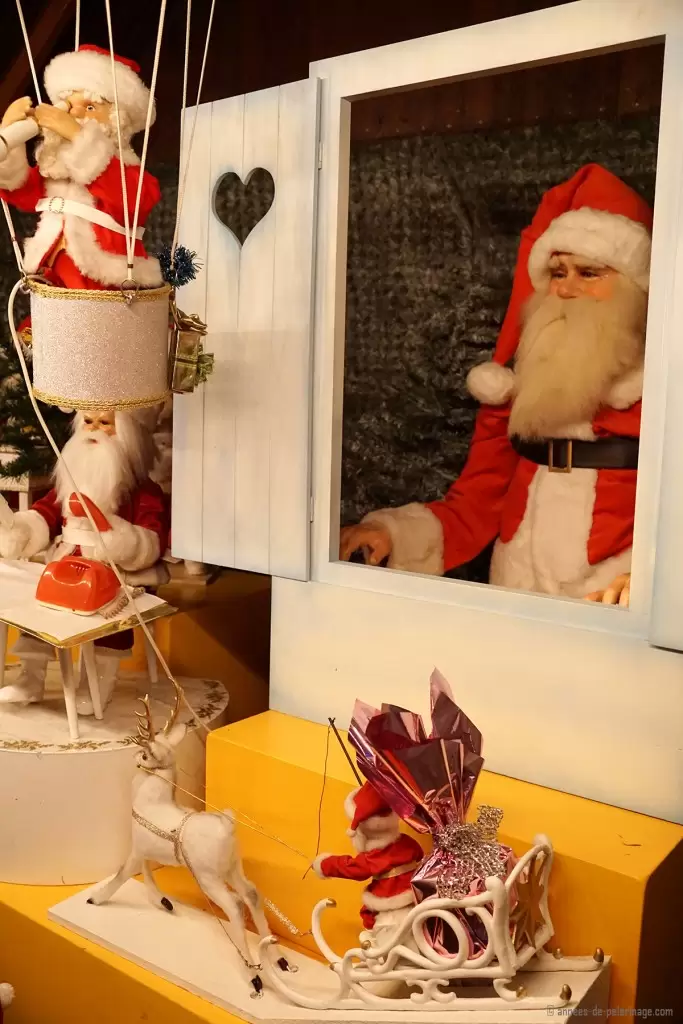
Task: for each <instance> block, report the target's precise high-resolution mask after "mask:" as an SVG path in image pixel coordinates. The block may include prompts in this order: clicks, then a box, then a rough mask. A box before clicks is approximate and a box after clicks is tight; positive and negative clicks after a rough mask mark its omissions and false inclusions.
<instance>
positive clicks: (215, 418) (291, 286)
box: [172, 80, 318, 579]
mask: <svg viewBox="0 0 683 1024" xmlns="http://www.w3.org/2000/svg"><path fill="white" fill-rule="evenodd" d="M317 110H318V83H317V80H310V81H304V82H294V83H292V84H289V85H284V86H280V87H278V88H274V89H267V90H264V91H262V92H257V93H251V94H249V95H247V96H238V97H232V98H230V99H226V100H220V101H218V102H215V103H213V104H204V105H202V107H201V108H200V124H198V126H197V134H196V137H195V149H196V148H197V146H198V145H199V152H198V153H196V152H193V156H192V164H191V170H190V176H189V179H188V187H187V197H186V200H185V206H184V209H183V216H182V219H181V232H180V238H181V242H183V244H186V245H188V246H189V247H190V248H194V249H195V250H196V251H197V253H198V255H199V257H200V259H202V261H203V262H204V270H203V272H202V273H201V274H200V276H199V278H198V279H197V281H196V282H193V283H192V284H191V285H190V286H188V287H187V288H186V289H183V290H182V294H181V305H182V306H183V308H185V309H186V310H187V311H188V312H199V313H200V315H202V316H204V317H205V319H206V322H207V324H208V328H209V335H208V337H207V339H206V344H205V348H206V350H207V351H210V352H213V354H214V357H215V369H214V373H213V375H212V376H211V378H210V379H209V381H208V382H207V383H206V384H205V385H204V386H202V387H201V388H200V389H199V390H198V391H197V393H196V394H194V395H192V396H187V397H186V396H182V397H179V398H176V403H175V408H176V424H175V429H174V453H173V459H174V462H173V465H174V469H173V479H174V487H173V502H174V504H173V516H174V519H173V535H172V542H173V552H174V554H178V555H182V556H185V557H189V558H193V559H195V560H202V561H205V562H208V563H212V564H216V565H225V566H234V567H236V568H239V569H250V570H253V571H256V572H264V573H270V574H272V575H284V576H291V577H293V578H296V579H307V578H308V565H309V527H310V523H309V518H310V517H309V510H310V474H309V465H310V415H311V328H312V292H313V252H314V231H315V211H316V187H317V171H318V167H317V162H318V161H317V157H318V148H317ZM191 117H192V114H191V113H190V114H189V115H188V118H189V119H190V120H191ZM186 141H187V132H186ZM258 167H262V168H265V169H266V170H267V171H269V172H270V173H271V175H272V176H273V179H274V181H275V199H274V201H273V205H272V206H271V208H270V210H269V211H268V212H267V213H266V215H265V216H264V217H263V219H262V220H261V221H260V222H259V223H258V224H257V225H256V227H255V228H254V229H253V230H252V231H251V233H250V234H249V236H248V237H247V238H246V239H245V241H244V244H243V245H242V246H240V243H239V241H238V240H237V239H236V238H235V237H234V236H233V234H232V233H231V232H230V230H229V229H228V228H227V227H226V226H225V225H224V224H222V223H221V222H220V220H219V219H218V217H217V216H216V214H215V212H214V211H213V195H214V190H215V187H216V184H217V183H218V181H219V180H220V178H221V176H222V175H224V174H226V173H228V172H230V171H234V172H235V173H237V174H238V175H239V176H240V178H241V179H242V180H243V181H245V182H246V181H248V178H249V175H250V173H251V172H252V171H254V170H255V169H256V168H258ZM178 411H180V420H178Z"/></svg>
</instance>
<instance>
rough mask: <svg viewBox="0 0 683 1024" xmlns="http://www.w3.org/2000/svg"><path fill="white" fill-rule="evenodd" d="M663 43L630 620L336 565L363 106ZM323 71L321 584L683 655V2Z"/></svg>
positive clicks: (460, 40) (467, 39)
mask: <svg viewBox="0 0 683 1024" xmlns="http://www.w3.org/2000/svg"><path fill="white" fill-rule="evenodd" d="M657 39H664V40H665V63H664V78H663V87H662V104H661V126H660V135H659V152H658V164H657V182H656V196H655V221H654V231H653V246H652V277H651V289H650V305H649V316H648V328H647V346H646V372H645V387H644V393H643V419H642V427H641V440H640V452H641V457H640V466H639V471H638V496H637V503H636V526H635V540H634V549H633V585H632V592H631V608H630V610H629V612H622V611H618V610H615V609H613V608H606V607H601V606H595V605H589V604H587V603H586V602H582V601H576V600H571V599H561V598H548V597H546V596H543V595H535V594H528V593H520V592H514V591H507V590H503V589H500V588H495V587H492V586H490V585H482V584H475V583H468V582H462V581H456V580H452V579H437V578H433V577H427V576H420V575H416V574H413V573H403V572H396V571H394V572H390V571H387V570H386V569H380V568H371V567H368V566H362V565H356V564H350V563H342V562H339V561H337V560H336V552H337V551H338V540H339V507H340V479H341V438H342V406H343V378H344V336H345V318H346V310H345V301H346V256H347V251H346V250H347V222H348V182H349V159H350V112H351V101H352V100H353V99H359V98H361V97H363V96H367V95H368V94H373V93H375V94H376V93H382V92H391V91H394V90H399V89H408V88H412V87H416V86H419V85H426V84H430V83H431V84H437V83H439V82H443V81H446V80H453V79H455V78H463V77H473V76H477V75H484V74H494V73H496V72H502V71H505V70H511V69H512V68H514V67H522V66H529V65H533V64H547V63H552V62H556V61H562V60H568V59H571V58H576V57H581V56H588V55H590V54H594V53H597V52H603V51H609V50H618V49H623V48H626V47H633V46H638V45H644V44H645V43H647V42H652V41H654V40H657ZM311 76H312V77H317V78H320V79H322V80H323V106H322V115H321V140H322V145H323V167H322V171H321V175H320V180H319V206H318V261H317V288H316V330H315V358H314V366H315V401H314V450H313V460H314V461H313V484H314V502H315V505H314V507H315V515H314V523H313V545H312V579H313V580H315V581H317V582H320V583H326V584H333V585H336V586H342V587H351V588H355V589H357V590H366V591H368V590H369V591H375V592H378V593H384V594H391V595H395V596H399V597H408V598H417V599H420V600H424V601H430V602H438V603H443V604H450V605H457V606H460V607H461V608H468V609H472V610H473V611H479V612H481V613H483V614H485V615H500V614H503V615H505V616H516V617H521V618H524V619H534V620H537V621H543V622H547V623H549V624H556V625H560V626H569V627H573V628H577V629H580V630H591V631H602V632H606V633H609V634H613V635H614V636H615V637H619V636H621V637H624V638H626V637H630V638H632V639H638V638H642V639H649V640H650V641H651V642H653V643H657V644H661V645H662V646H668V647H673V648H683V587H680V586H678V585H677V583H678V573H680V572H681V569H683V539H682V538H681V533H682V531H681V530H680V527H679V526H678V525H677V524H679V523H680V522H681V521H682V520H683V474H682V473H681V471H680V467H679V465H678V463H679V460H680V459H681V458H682V456H681V455H679V452H681V451H683V346H682V345H681V344H680V325H681V323H683V205H682V200H683V4H681V3H680V2H679V0H646V2H629V3H624V2H623V0H578V2H575V3H570V4H566V5H564V6H562V7H554V8H551V9H548V10H542V11H537V12H534V13H532V14H525V15H520V16H518V17H514V18H508V19H505V20H504V21H498V22H489V23H487V24H483V25H475V26H471V27H469V28H464V29H458V30H455V31H452V32H445V33H441V34H439V35H434V36H428V37H424V38H421V39H416V40H409V41H407V42H404V43H396V44H393V45H390V46H384V47H379V48H377V49H374V50H368V51H364V52H361V53H353V54H349V55H345V56H341V57H335V58H332V59H329V60H325V61H321V62H318V63H316V64H313V65H312V66H311ZM662 467H664V470H665V472H664V474H663V473H662ZM655 550H657V552H658V557H655ZM678 567H681V568H680V569H679V568H678ZM653 592H654V598H653ZM492 628H493V621H492Z"/></svg>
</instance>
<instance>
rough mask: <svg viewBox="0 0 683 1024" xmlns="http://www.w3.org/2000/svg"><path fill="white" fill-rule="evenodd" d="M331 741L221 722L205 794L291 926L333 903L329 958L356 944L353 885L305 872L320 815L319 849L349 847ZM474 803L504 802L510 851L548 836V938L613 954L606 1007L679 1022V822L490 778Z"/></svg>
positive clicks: (567, 947) (265, 725)
mask: <svg viewBox="0 0 683 1024" xmlns="http://www.w3.org/2000/svg"><path fill="white" fill-rule="evenodd" d="M327 741H328V734H327V729H326V728H325V727H324V726H321V725H316V724H314V723H311V722H307V721H303V720H301V719H296V718H292V717H290V716H288V715H283V714H279V713H277V712H273V711H268V712H266V713H264V714H261V715H257V716H255V717H253V718H250V719H247V720H245V721H242V722H236V723H235V724H233V725H228V726H226V727H224V728H223V729H219V730H217V731H216V732H214V733H213V734H212V735H211V736H210V737H209V740H208V750H207V800H208V801H209V802H210V803H211V804H212V805H214V806H217V807H221V808H223V807H233V808H235V810H236V811H237V812H238V817H239V818H240V820H241V822H242V824H241V825H240V834H241V843H242V852H243V856H244V859H245V866H246V869H247V872H248V874H249V875H250V877H251V878H252V879H253V881H254V882H255V883H256V884H257V885H258V886H259V887H260V889H261V891H262V892H263V893H264V895H265V896H267V897H269V898H270V899H271V900H273V901H274V902H275V904H276V905H277V906H278V908H279V909H280V910H281V911H282V912H283V913H284V914H285V915H286V916H287V917H289V918H290V919H291V920H292V921H293V922H294V923H295V924H296V925H297V926H298V928H299V929H300V930H301V931H304V930H305V929H306V928H307V927H308V924H309V922H310V914H311V910H312V908H313V906H314V904H315V903H316V902H317V901H318V900H319V899H321V898H323V897H324V896H327V895H329V896H333V897H334V898H335V899H336V900H337V902H338V907H337V909H336V911H329V912H328V913H329V922H330V924H329V926H327V925H326V934H328V937H329V939H330V942H331V945H332V946H333V948H336V949H337V951H338V952H339V951H343V950H344V949H346V948H348V947H349V946H351V945H356V943H357V937H358V929H359V918H358V910H359V907H360V893H361V886H360V884H356V883H353V882H349V881H321V880H320V879H318V878H317V877H316V876H315V875H314V874H313V873H312V872H309V873H308V874H307V875H306V877H305V878H304V877H303V876H304V873H305V871H306V868H307V866H308V863H309V861H310V859H311V858H312V856H313V855H314V854H315V852H316V839H317V832H318V817H319V812H320V822H321V841H320V849H321V850H322V851H325V852H335V853H345V852H351V847H350V841H349V839H348V838H347V836H346V834H345V832H346V828H347V826H348V822H347V821H346V819H345V817H344V813H343V801H344V798H345V796H346V795H347V794H348V792H349V789H350V787H351V786H352V785H355V782H354V780H353V775H352V773H351V769H350V767H349V765H348V764H347V763H346V761H345V760H344V757H343V754H342V752H341V750H340V749H339V747H338V745H337V743H336V741H335V740H334V737H332V739H331V742H330V743H329V749H328V772H327V782H326V785H325V791H324V793H323V786H322V783H323V766H324V763H325V756H326V748H327V745H328V743H327ZM474 803H475V805H476V803H486V804H493V805H495V806H498V807H502V808H503V809H504V812H505V817H504V819H503V826H502V836H501V838H502V840H503V841H504V842H506V843H509V845H510V846H512V848H513V849H514V850H515V852H516V853H517V854H521V853H523V852H524V851H525V850H526V849H528V848H529V846H530V845H531V844H532V842H533V838H534V836H535V835H536V834H537V833H539V832H543V833H545V834H546V835H548V836H549V837H550V839H551V841H552V843H553V846H554V849H555V853H556V857H555V864H554V867H553V873H552V876H551V891H550V910H551V914H552V918H553V922H554V924H555V929H556V940H554V943H553V944H557V945H559V946H560V947H561V948H562V950H563V951H564V952H565V953H567V954H570V955H571V954H584V955H585V954H591V953H592V952H593V951H594V949H595V948H596V946H601V947H602V948H603V949H604V950H605V951H606V952H607V953H610V954H611V955H612V956H613V957H614V973H613V983H612V997H611V998H612V1005H613V1006H614V1007H621V1008H624V1009H626V1008H634V1007H636V1006H638V1007H640V1008H641V1009H642V1008H644V1007H648V1006H651V1007H652V1008H671V1009H673V1010H674V1019H676V1020H678V1019H683V1002H682V999H683V997H682V995H681V986H680V969H679V965H678V958H679V955H680V954H679V950H680V948H681V939H682V935H681V921H682V920H683V913H681V911H680V910H679V912H678V913H676V911H675V907H674V906H673V903H675V901H676V900H678V902H679V903H680V899H681V897H680V893H681V892H682V891H683V887H682V886H681V885H680V878H681V877H682V874H683V828H682V827H681V826H678V825H674V824H671V823H670V822H665V821H660V820H657V819H655V818H649V817H646V816H645V815H642V814H634V813H632V812H630V811H624V810H621V809H619V808H615V807H609V806H607V805H605V804H599V803H596V802H594V801H591V800H583V799H581V798H579V797H575V796H570V795H567V794H565V793H559V792H556V791H555V790H550V789H545V788H543V787H541V786H533V785H529V784H528V783H524V782H519V781H517V780H514V779H509V778H505V777H504V776H501V775H494V774H491V773H489V772H484V773H483V774H482V776H481V778H480V781H479V784H478V786H477V790H476V794H475V801H474ZM473 809H474V807H473ZM263 832H266V833H268V835H264V834H262V833H263ZM273 923H274V927H275V929H276V930H277V931H278V932H279V933H280V934H286V930H285V929H284V927H283V926H282V925H281V924H278V922H277V919H273ZM302 944H303V945H306V946H307V947H308V948H314V947H313V945H312V941H311V940H310V939H306V940H304V941H303V943H302ZM520 1024H521V1022H520Z"/></svg>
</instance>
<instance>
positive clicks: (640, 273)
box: [528, 206, 651, 292]
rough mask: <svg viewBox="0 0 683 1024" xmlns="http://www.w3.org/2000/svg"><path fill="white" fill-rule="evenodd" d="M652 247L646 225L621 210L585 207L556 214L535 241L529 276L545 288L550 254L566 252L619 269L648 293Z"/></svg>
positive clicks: (536, 283) (538, 287)
mask: <svg viewBox="0 0 683 1024" xmlns="http://www.w3.org/2000/svg"><path fill="white" fill-rule="evenodd" d="M650 248H651V242H650V234H649V232H648V230H647V228H646V227H645V226H644V225H643V224H639V223H638V222H637V221H634V220H630V219H629V218H628V217H623V216H622V215H621V214H618V213H608V212H607V211H606V210H594V209H592V208H591V207H588V206H584V207H582V208H581V209H580V210H568V211H567V213H563V214H561V215H560V216H559V217H556V218H555V220H554V221H553V222H552V223H551V225H550V227H549V228H548V229H547V230H546V231H545V232H544V233H543V234H542V235H541V237H540V238H539V239H537V240H536V242H534V245H533V247H532V249H531V252H530V254H529V263H528V270H529V277H530V278H531V283H532V284H533V286H534V288H536V289H540V288H543V287H545V285H546V284H547V282H548V279H549V276H550V269H549V266H548V264H549V262H550V258H551V256H552V255H553V253H556V252H567V253H571V254H572V255H573V256H583V258H584V259H589V260H595V262H596V263H599V264H602V265H603V266H606V267H612V268H613V269H614V270H618V271H619V272H620V273H622V274H624V275H625V276H626V277H629V278H631V280H632V281H634V282H635V284H637V285H638V286H639V287H640V288H642V290H643V291H645V292H646V291H647V290H648V287H649V279H650Z"/></svg>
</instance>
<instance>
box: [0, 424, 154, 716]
mask: <svg viewBox="0 0 683 1024" xmlns="http://www.w3.org/2000/svg"><path fill="white" fill-rule="evenodd" d="M62 455H63V459H64V462H65V463H66V466H68V469H69V471H70V473H71V475H72V476H73V478H74V480H75V482H76V484H77V485H78V489H79V491H80V492H81V494H83V495H84V496H87V497H88V498H90V499H91V500H92V501H93V502H94V503H95V505H97V507H98V508H99V509H100V511H101V512H102V513H103V514H104V516H105V517H106V519H107V520H108V522H109V524H110V526H111V529H109V530H107V531H106V532H103V533H102V534H101V536H100V537H99V538H97V539H95V538H93V536H92V533H90V532H89V530H88V528H87V526H84V520H83V519H82V518H78V517H74V516H72V515H71V514H70V512H69V505H68V502H69V498H70V496H71V495H72V493H73V485H72V483H71V480H70V479H69V476H68V474H67V472H66V470H65V468H64V466H63V465H62V463H61V461H60V462H58V464H57V467H56V469H55V474H54V483H55V486H54V489H53V490H51V491H50V492H49V493H48V494H47V495H46V496H45V497H44V498H42V499H41V500H39V501H37V502H36V503H35V504H34V505H33V507H32V508H31V509H29V511H28V512H18V513H16V514H15V516H14V521H13V525H12V527H11V529H7V528H0V557H2V558H8V559H16V558H37V557H38V556H41V555H43V556H44V557H45V560H46V561H52V560H53V559H59V558H63V557H65V556H67V555H78V554H80V550H79V546H78V540H79V538H84V537H85V538H86V539H90V541H91V543H92V547H90V546H88V550H87V555H88V557H94V558H96V559H100V560H104V559H105V558H106V556H107V555H108V556H109V558H111V560H112V561H113V562H115V563H116V565H117V566H118V567H119V568H120V569H121V570H123V571H124V572H125V573H128V574H130V573H136V572H139V571H141V570H144V569H147V568H149V567H150V566H152V565H154V563H155V562H156V561H157V560H158V559H159V557H160V556H161V555H162V554H163V553H164V551H165V550H166V542H167V534H168V503H167V500H166V498H165V496H164V494H163V492H162V490H161V488H160V487H159V486H158V484H155V483H153V482H152V481H151V480H150V479H149V471H150V469H151V467H152V465H153V462H154V457H155V449H154V443H153V440H152V438H151V435H150V434H149V433H148V432H147V431H146V430H145V428H144V426H143V425H142V423H141V422H140V420H139V419H137V418H136V417H135V416H134V415H133V414H132V413H128V412H121V411H117V412H114V411H113V410H94V411H92V412H82V413H77V414H76V417H75V419H74V432H73V436H72V437H71V438H70V439H69V441H67V443H66V445H65V446H64V448H63V450H62ZM132 641H133V634H132V631H131V630H127V631H125V632H122V633H118V634H115V635H114V636H108V637H105V638H103V639H102V640H100V641H98V640H96V641H95V652H96V653H95V658H96V663H97V670H98V675H99V679H100V690H101V694H102V704H103V706H104V705H106V704H107V702H108V701H109V699H110V698H111V695H112V692H113V689H114V685H115V683H116V677H117V673H118V667H119V662H120V660H121V659H122V658H124V657H128V656H129V655H130V649H131V647H132ZM14 653H15V654H17V655H18V656H19V657H20V660H21V671H20V674H19V676H18V677H17V678H16V679H15V680H14V682H12V683H9V684H8V685H6V686H4V687H3V688H2V689H0V702H3V703H15V704H16V703H19V704H29V703H34V702H36V701H40V700H42V698H43V693H44V689H45V675H46V671H47V664H48V661H49V659H50V658H51V657H52V654H53V652H52V648H50V647H49V646H48V645H47V644H46V643H44V642H43V641H42V640H36V639H33V638H31V637H28V636H21V637H20V638H19V640H18V641H17V643H16V645H15V647H14ZM86 690H87V687H86ZM78 710H79V712H80V713H81V714H92V713H93V712H92V704H91V702H90V699H89V698H87V697H84V698H83V699H82V700H80V701H79V703H78Z"/></svg>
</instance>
